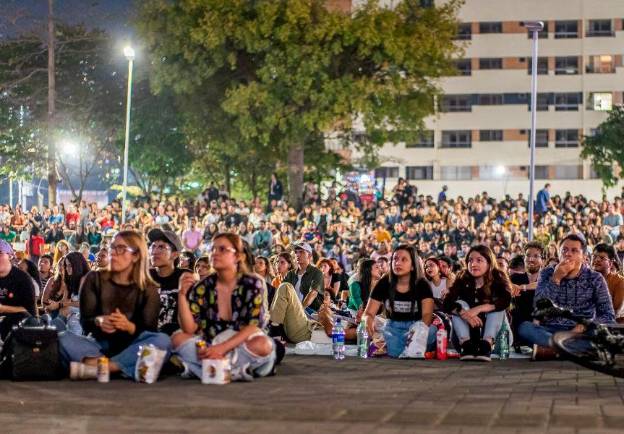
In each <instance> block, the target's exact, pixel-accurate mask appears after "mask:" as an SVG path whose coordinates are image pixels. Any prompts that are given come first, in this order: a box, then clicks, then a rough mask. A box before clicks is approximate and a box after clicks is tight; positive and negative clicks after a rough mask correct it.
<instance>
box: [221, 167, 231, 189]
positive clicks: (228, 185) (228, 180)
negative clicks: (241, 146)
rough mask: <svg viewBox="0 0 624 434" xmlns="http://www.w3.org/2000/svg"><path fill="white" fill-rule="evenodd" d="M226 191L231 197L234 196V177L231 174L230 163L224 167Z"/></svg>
mask: <svg viewBox="0 0 624 434" xmlns="http://www.w3.org/2000/svg"><path fill="white" fill-rule="evenodd" d="M223 175H224V178H225V190H226V191H227V192H228V194H229V195H231V194H232V176H231V174H230V163H229V162H226V163H225V166H224V173H223Z"/></svg>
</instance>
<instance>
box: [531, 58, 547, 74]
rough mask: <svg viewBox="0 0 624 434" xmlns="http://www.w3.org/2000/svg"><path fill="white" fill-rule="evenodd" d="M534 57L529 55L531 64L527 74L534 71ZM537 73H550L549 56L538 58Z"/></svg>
mask: <svg viewBox="0 0 624 434" xmlns="http://www.w3.org/2000/svg"><path fill="white" fill-rule="evenodd" d="M532 68H533V59H532V58H530V57H529V65H528V67H527V74H529V75H531V74H532V73H533V70H532ZM537 73H538V74H539V75H548V57H538V58H537Z"/></svg>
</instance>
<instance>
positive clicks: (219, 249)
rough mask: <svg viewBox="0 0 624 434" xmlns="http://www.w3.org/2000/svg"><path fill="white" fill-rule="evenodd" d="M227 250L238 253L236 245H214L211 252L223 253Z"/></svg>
mask: <svg viewBox="0 0 624 434" xmlns="http://www.w3.org/2000/svg"><path fill="white" fill-rule="evenodd" d="M225 252H232V253H236V249H235V248H234V247H227V246H212V248H211V249H210V253H218V254H220V255H221V254H223V253H225Z"/></svg>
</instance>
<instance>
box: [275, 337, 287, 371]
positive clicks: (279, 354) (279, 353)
mask: <svg viewBox="0 0 624 434" xmlns="http://www.w3.org/2000/svg"><path fill="white" fill-rule="evenodd" d="M273 342H275V364H276V365H279V364H280V363H281V362H282V359H283V358H284V355H285V354H286V347H285V346H284V344H283V343H282V341H281V340H279V339H276V338H273Z"/></svg>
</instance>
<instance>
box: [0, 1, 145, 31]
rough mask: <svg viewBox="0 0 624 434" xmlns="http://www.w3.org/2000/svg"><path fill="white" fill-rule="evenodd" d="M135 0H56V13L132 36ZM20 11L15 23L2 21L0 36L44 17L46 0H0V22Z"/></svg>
mask: <svg viewBox="0 0 624 434" xmlns="http://www.w3.org/2000/svg"><path fill="white" fill-rule="evenodd" d="M135 1H140V0H55V6H54V7H55V15H57V16H58V18H59V19H60V20H62V21H64V22H68V23H72V24H79V23H82V24H85V25H87V26H89V27H99V28H104V29H106V30H109V31H111V32H115V33H117V34H118V35H119V37H120V38H127V37H130V36H131V35H132V29H131V28H130V27H129V24H128V23H129V21H130V19H131V18H132V14H133V12H134V4H135ZM16 11H20V13H21V15H25V16H24V17H23V18H21V19H20V20H19V21H18V22H17V24H16V25H13V23H11V22H8V23H7V22H6V21H5V22H4V23H3V24H4V25H3V26H2V29H1V34H0V37H4V36H6V35H7V34H8V35H11V34H12V33H14V32H16V31H18V30H17V29H23V28H24V26H29V25H32V24H33V23H41V22H42V21H43V20H45V19H46V15H47V11H48V1H47V0H0V22H1V21H3V20H5V19H6V18H7V17H9V20H10V17H14V16H15V13H16Z"/></svg>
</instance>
